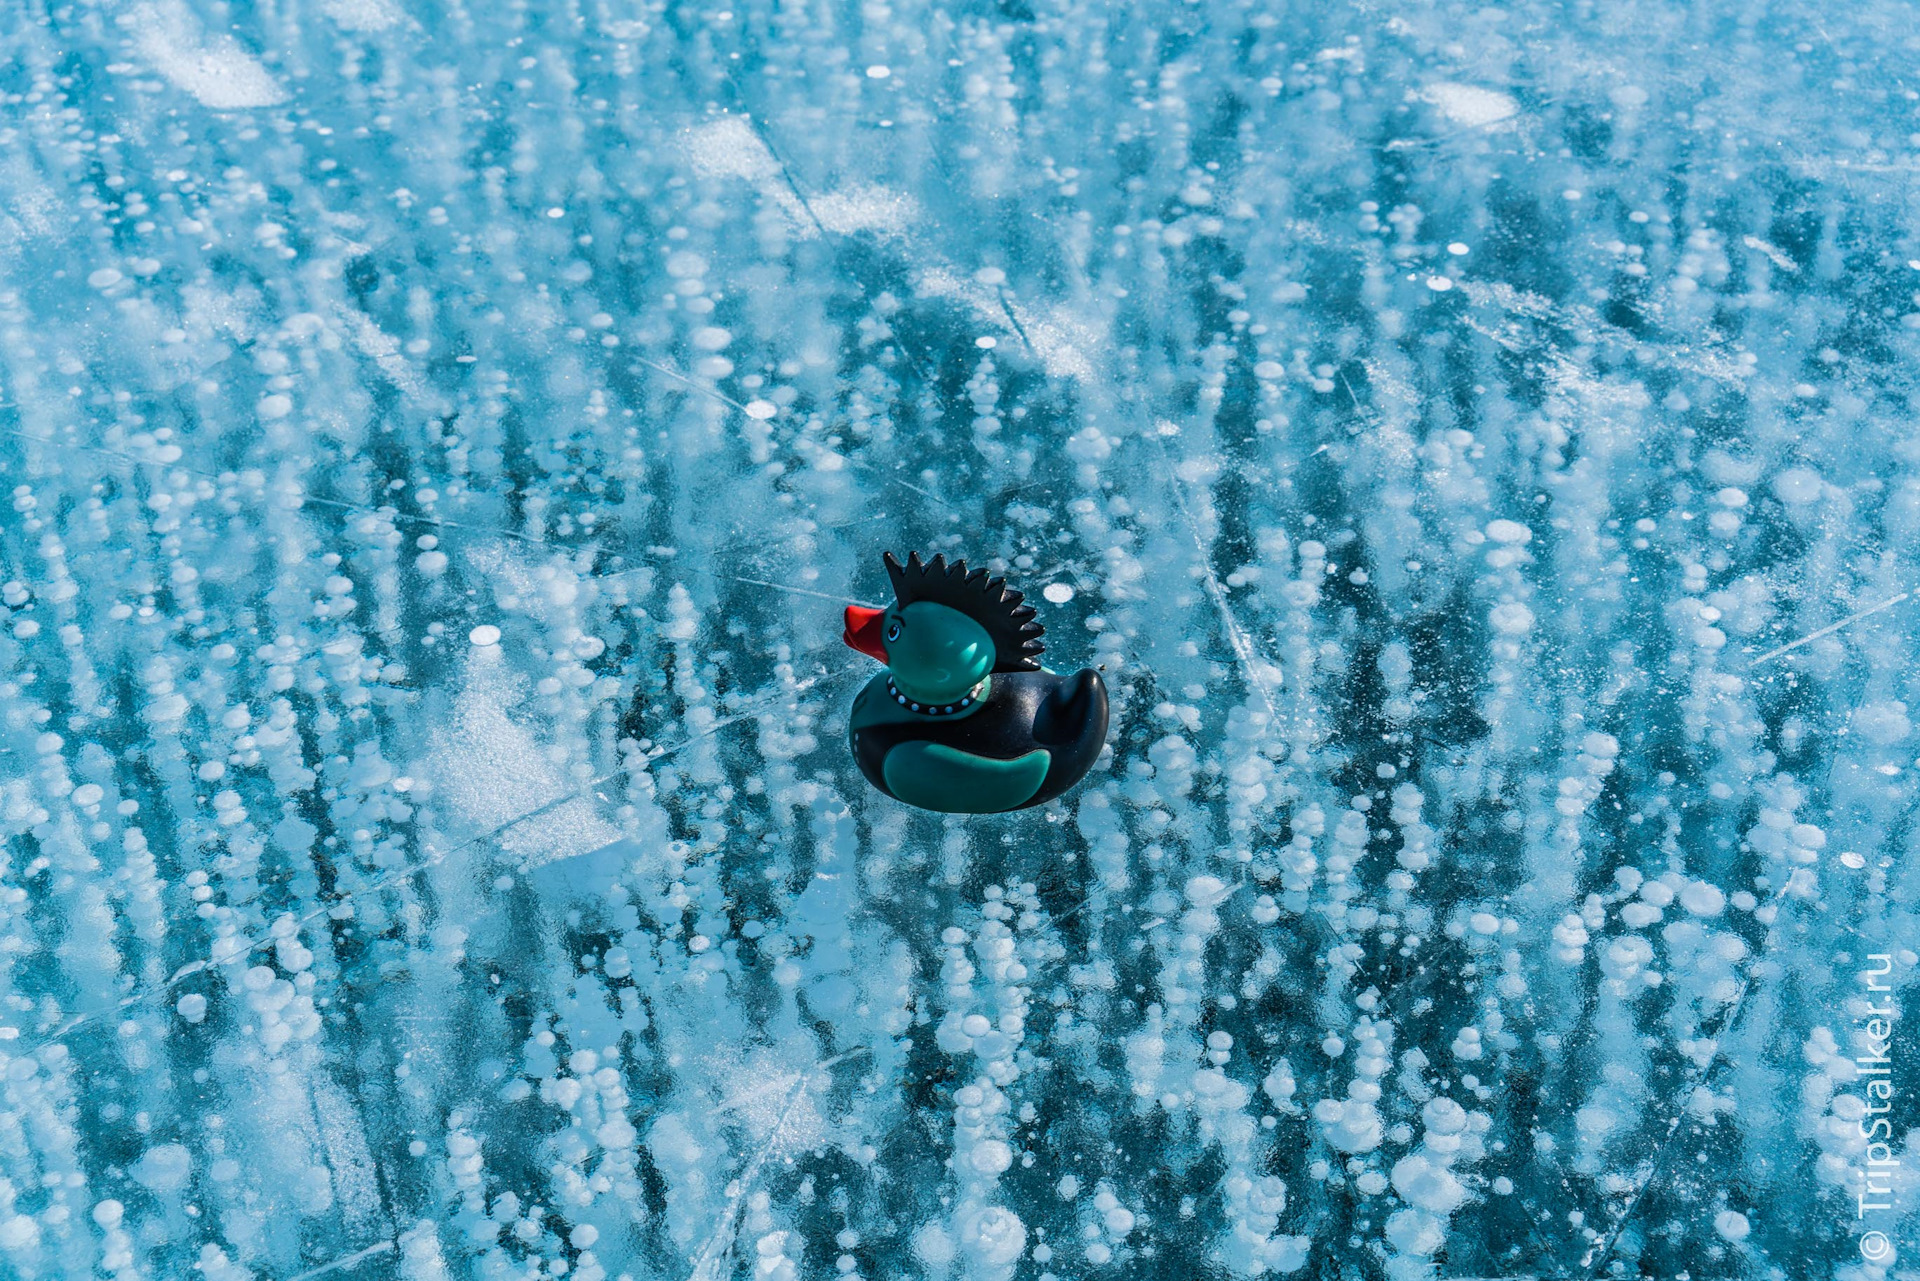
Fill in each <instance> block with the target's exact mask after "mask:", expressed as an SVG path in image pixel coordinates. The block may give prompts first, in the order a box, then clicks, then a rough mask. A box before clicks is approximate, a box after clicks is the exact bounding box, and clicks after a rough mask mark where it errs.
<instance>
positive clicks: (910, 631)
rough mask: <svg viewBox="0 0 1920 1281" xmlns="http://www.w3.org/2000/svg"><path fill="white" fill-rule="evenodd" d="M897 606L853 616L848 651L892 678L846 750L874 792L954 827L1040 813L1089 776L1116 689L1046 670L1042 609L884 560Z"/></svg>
mask: <svg viewBox="0 0 1920 1281" xmlns="http://www.w3.org/2000/svg"><path fill="white" fill-rule="evenodd" d="M886 566H887V576H888V577H889V578H891V579H892V580H893V595H894V602H893V604H892V605H891V606H889V607H888V608H886V609H867V608H865V607H864V606H860V605H849V606H848V607H847V615H846V632H845V635H844V636H843V637H842V639H844V640H845V641H846V643H847V644H849V645H851V646H852V647H853V648H855V649H857V650H859V651H860V652H861V653H862V654H867V655H869V656H871V657H873V658H877V659H879V660H880V661H881V662H883V663H885V664H886V665H887V667H886V670H885V671H883V672H881V673H880V674H879V675H878V676H875V677H874V678H873V679H872V680H871V681H869V682H867V685H866V687H865V688H864V689H862V690H861V691H860V693H859V694H858V695H857V696H856V697H855V698H854V700H853V715H852V719H851V724H850V727H849V738H850V742H851V744H852V747H853V757H854V760H856V761H857V762H859V765H860V772H861V773H862V774H864V775H866V778H867V781H868V782H869V783H872V784H873V785H874V786H875V787H877V788H879V789H880V790H881V791H883V792H885V793H886V794H887V795H888V796H891V797H893V798H894V799H895V800H899V801H905V802H906V803H907V804H909V805H914V806H918V807H919V808H921V809H926V810H937V811H939V812H941V813H945V814H998V813H1002V812H1005V811H1007V810H1017V809H1025V808H1026V807H1028V806H1030V805H1040V804H1044V803H1045V802H1047V801H1050V800H1052V799H1053V798H1054V797H1056V796H1058V795H1060V794H1061V793H1062V792H1064V791H1066V790H1067V789H1068V788H1069V787H1072V786H1073V785H1074V784H1075V783H1077V782H1079V781H1080V780H1081V778H1083V777H1084V776H1085V775H1086V772H1087V771H1088V770H1089V769H1091V768H1093V762H1094V760H1095V758H1097V757H1098V756H1099V755H1100V748H1101V746H1102V745H1103V744H1105V742H1106V741H1107V686H1106V682H1104V681H1102V680H1101V679H1100V674H1099V673H1098V672H1095V671H1093V670H1092V669H1087V670H1084V671H1081V672H1079V673H1077V674H1076V675H1073V676H1061V675H1059V674H1058V673H1055V672H1050V671H1048V670H1047V669H1045V668H1044V667H1042V666H1040V661H1039V658H1038V655H1039V653H1040V651H1041V648H1042V646H1041V644H1040V635H1041V633H1042V631H1044V630H1045V629H1043V628H1042V627H1041V626H1040V624H1039V623H1036V622H1034V621H1033V606H1031V605H1025V604H1022V603H1021V600H1022V597H1021V594H1020V593H1019V592H1016V591H1011V590H1009V589H1008V587H1007V582H1006V580H1005V579H1004V578H990V577H988V575H987V571H986V570H984V569H976V570H973V571H972V572H971V573H969V572H968V570H967V563H966V562H965V561H963V560H957V561H954V562H953V563H952V564H948V563H947V559H946V557H945V556H944V555H941V556H935V557H934V558H933V559H932V560H931V561H927V562H922V561H921V559H920V554H919V553H918V552H915V553H913V554H912V555H911V556H909V557H908V558H907V563H906V564H904V565H902V564H901V563H900V562H899V561H897V560H895V559H894V558H893V554H892V553H891V552H889V553H887V555H886Z"/></svg>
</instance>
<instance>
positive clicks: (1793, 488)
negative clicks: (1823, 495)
mask: <svg viewBox="0 0 1920 1281" xmlns="http://www.w3.org/2000/svg"><path fill="white" fill-rule="evenodd" d="M1820 488H1821V485H1820V473H1819V472H1817V471H1815V470H1814V469H1813V468H1811V467H1789V468H1787V469H1786V470H1785V471H1783V472H1781V473H1780V474H1779V475H1778V476H1775V477H1774V478H1773V493H1774V497H1776V498H1778V499H1779V500H1780V501H1781V502H1783V503H1786V504H1787V505H1788V506H1790V507H1803V506H1805V505H1806V504H1808V503H1811V502H1815V501H1817V500H1818V499H1819V497H1820Z"/></svg>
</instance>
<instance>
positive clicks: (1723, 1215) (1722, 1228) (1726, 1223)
mask: <svg viewBox="0 0 1920 1281" xmlns="http://www.w3.org/2000/svg"><path fill="white" fill-rule="evenodd" d="M1713 1230H1714V1231H1715V1232H1718V1233H1719V1234H1720V1235H1721V1236H1722V1237H1725V1238H1726V1239H1727V1240H1729V1241H1744V1240H1746V1239H1747V1233H1748V1232H1750V1231H1751V1230H1752V1229H1751V1227H1750V1226H1749V1225H1748V1223H1747V1216H1746V1215H1744V1214H1741V1213H1740V1212H1739V1211H1738V1210H1722V1211H1720V1213H1718V1214H1716V1215H1714V1216H1713Z"/></svg>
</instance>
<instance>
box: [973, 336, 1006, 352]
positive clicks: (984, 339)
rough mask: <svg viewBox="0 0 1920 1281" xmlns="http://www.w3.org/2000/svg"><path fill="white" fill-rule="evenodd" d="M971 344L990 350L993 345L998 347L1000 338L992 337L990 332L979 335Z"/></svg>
mask: <svg viewBox="0 0 1920 1281" xmlns="http://www.w3.org/2000/svg"><path fill="white" fill-rule="evenodd" d="M973 345H974V346H976V347H978V348H979V349H980V350H982V351H992V350H993V349H994V348H995V347H998V346H999V345H1000V340H999V339H998V338H995V337H993V336H992V335H991V334H982V335H980V337H978V338H976V339H974V340H973Z"/></svg>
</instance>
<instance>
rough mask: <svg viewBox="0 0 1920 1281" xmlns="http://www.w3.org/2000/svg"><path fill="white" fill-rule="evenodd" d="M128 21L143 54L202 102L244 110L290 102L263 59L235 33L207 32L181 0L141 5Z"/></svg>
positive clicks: (167, 76) (203, 103)
mask: <svg viewBox="0 0 1920 1281" xmlns="http://www.w3.org/2000/svg"><path fill="white" fill-rule="evenodd" d="M126 23H127V26H128V27H129V28H130V29H131V30H132V31H133V33H134V43H135V47H136V48H137V49H138V51H139V53H140V56H141V57H142V58H144V59H145V60H146V61H147V63H148V64H150V65H151V66H152V67H153V69H154V70H155V71H157V72H159V73H160V74H161V75H162V76H164V77H166V79H167V81H168V82H169V83H170V84H172V85H173V87H174V88H176V89H180V90H182V91H184V92H186V93H189V94H191V95H193V97H195V98H197V99H198V100H199V101H200V103H201V105H202V106H206V107H211V108H213V109H214V110H216V111H238V110H242V109H244V108H247V107H271V106H273V105H274V104H275V103H278V102H284V101H286V98H287V92H286V90H285V89H283V88H281V87H280V84H279V82H278V81H276V80H275V79H274V78H273V77H272V76H271V75H270V74H268V72H267V69H266V67H265V66H263V65H261V63H260V60H259V59H258V58H255V57H254V56H253V55H252V54H250V53H248V52H247V51H246V50H244V49H242V48H241V47H240V45H239V42H238V41H236V40H234V39H233V38H232V37H231V36H225V35H208V34H207V33H205V32H203V31H202V30H201V28H200V24H199V22H198V21H197V20H196V19H195V18H194V17H193V15H192V14H191V13H189V12H188V11H187V9H186V7H185V6H184V5H182V4H179V3H177V0H176V2H174V3H164V4H146V5H141V6H139V7H137V8H136V9H134V10H133V11H132V12H131V13H129V14H128V15H127V18H126Z"/></svg>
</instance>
